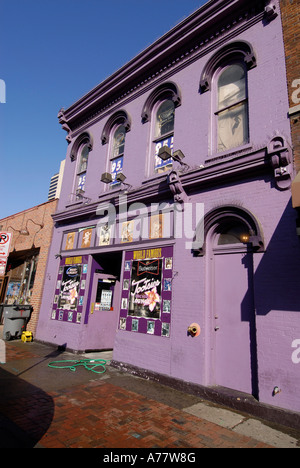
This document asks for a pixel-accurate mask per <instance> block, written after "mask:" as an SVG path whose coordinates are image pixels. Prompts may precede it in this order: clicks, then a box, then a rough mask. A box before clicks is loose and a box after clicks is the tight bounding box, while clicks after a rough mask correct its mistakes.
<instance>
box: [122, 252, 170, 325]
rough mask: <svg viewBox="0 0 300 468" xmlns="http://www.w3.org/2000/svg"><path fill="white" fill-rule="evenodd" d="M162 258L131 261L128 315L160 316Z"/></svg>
mask: <svg viewBox="0 0 300 468" xmlns="http://www.w3.org/2000/svg"><path fill="white" fill-rule="evenodd" d="M161 280H162V259H151V260H138V261H133V262H132V273H131V283H130V294H129V306H128V315H132V316H135V317H149V318H160V312H161V291H162V286H161Z"/></svg>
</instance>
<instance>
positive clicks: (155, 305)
mask: <svg viewBox="0 0 300 468" xmlns="http://www.w3.org/2000/svg"><path fill="white" fill-rule="evenodd" d="M172 275H173V247H163V248H155V249H145V250H135V251H132V252H126V254H125V264H124V272H123V290H122V301H121V311H120V323H119V328H120V330H127V331H133V332H138V333H148V334H152V335H159V336H164V337H168V336H169V334H170V322H171V309H172Z"/></svg>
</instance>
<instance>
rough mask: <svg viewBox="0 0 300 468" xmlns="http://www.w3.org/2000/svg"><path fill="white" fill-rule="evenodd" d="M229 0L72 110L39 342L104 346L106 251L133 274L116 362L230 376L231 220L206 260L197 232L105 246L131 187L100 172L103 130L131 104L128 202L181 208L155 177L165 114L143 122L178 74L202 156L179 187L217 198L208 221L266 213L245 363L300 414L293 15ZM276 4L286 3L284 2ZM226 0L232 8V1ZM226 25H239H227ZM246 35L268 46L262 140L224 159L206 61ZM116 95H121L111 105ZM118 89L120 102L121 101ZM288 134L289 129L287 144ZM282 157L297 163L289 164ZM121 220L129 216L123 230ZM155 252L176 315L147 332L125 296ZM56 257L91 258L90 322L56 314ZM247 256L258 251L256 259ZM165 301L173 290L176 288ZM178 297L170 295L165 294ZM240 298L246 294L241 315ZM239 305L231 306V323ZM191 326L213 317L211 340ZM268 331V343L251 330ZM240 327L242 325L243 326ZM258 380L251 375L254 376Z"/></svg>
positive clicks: (116, 325)
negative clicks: (142, 260)
mask: <svg viewBox="0 0 300 468" xmlns="http://www.w3.org/2000/svg"><path fill="white" fill-rule="evenodd" d="M225 3H226V2H224V1H217V2H215V5H212V4H211V2H209V3H208V4H207V5H205V6H204V7H203V8H201V9H200V10H199V11H198V12H195V14H193V15H191V17H190V18H188V19H187V20H185V21H184V22H183V23H182V24H181V25H179V26H177V27H176V28H174V30H172V31H171V33H170V37H169V36H168V35H166V36H164V37H163V38H161V40H159V41H158V42H157V43H156V44H155V45H153V47H150V48H149V50H147V51H146V52H145V55H144V62H142V57H141V56H138V57H137V58H136V59H135V60H133V61H132V62H130V63H129V64H128V65H127V66H125V67H124V68H123V69H121V70H120V71H119V72H117V73H116V74H115V75H113V76H112V77H111V78H110V79H108V80H107V81H106V82H104V83H102V84H101V85H99V87H97V88H95V90H92V91H91V93H89V95H87V96H86V97H85V98H83V99H82V100H80V101H78V102H77V103H75V104H74V105H73V106H72V107H71V108H70V109H68V110H67V111H66V112H65V114H64V116H63V119H64V121H63V119H62V118H61V122H62V123H65V124H66V126H67V128H68V137H69V138H70V140H71V143H70V145H69V147H68V152H67V157H66V166H65V175H64V180H63V187H62V192H61V198H60V200H59V205H58V211H57V213H56V215H55V217H54V220H55V222H56V229H55V230H54V236H53V243H52V246H51V250H50V254H49V260H48V269H47V272H48V273H47V274H46V279H45V287H44V297H43V304H42V308H41V312H40V320H39V324H38V330H37V339H40V340H43V341H46V342H51V343H55V344H59V345H61V344H65V343H66V344H67V346H68V347H69V348H71V349H76V350H85V349H99V348H101V347H103V346H101V330H103V320H104V315H102V316H101V312H100V311H97V312H96V311H94V312H93V313H92V314H91V304H92V303H93V301H94V298H93V297H91V296H92V282H93V278H94V273H95V261H96V260H97V262H98V263H100V264H101V258H102V257H101V256H104V257H105V259H106V260H109V261H111V262H113V263H115V264H116V265H117V268H118V270H119V278H118V286H117V287H116V290H115V295H114V315H113V316H112V322H111V325H110V327H111V330H113V334H114V335H115V336H114V346H113V347H114V355H113V357H114V360H116V361H120V362H122V363H127V364H130V365H133V366H137V367H140V368H142V369H147V370H151V371H153V372H157V373H160V374H165V375H168V376H171V377H174V378H177V379H182V380H184V381H188V382H193V383H196V384H200V385H208V386H209V385H215V384H219V385H220V382H219V381H218V379H219V378H220V377H219V375H220V373H219V368H220V363H218V359H216V354H215V351H216V349H217V347H218V346H219V347H220V346H223V347H225V348H226V347H228V346H229V345H230V334H228V333H229V332H228V331H227V336H223V341H222V340H221V339H220V338H219V337H218V335H217V333H218V332H219V331H220V332H222V331H223V330H224V328H225V327H224V325H222V326H220V330H218V331H215V327H216V320H217V319H216V318H215V316H216V310H215V305H214V304H215V299H216V298H217V299H218V301H219V303H220V304H221V303H222V300H223V299H222V298H223V296H222V294H223V295H224V294H225V292H226V291H224V288H223V289H222V284H221V285H220V284H219V283H220V278H222V275H223V276H224V278H225V277H226V281H227V280H228V281H227V283H226V282H225V283H226V284H228V285H229V284H230V283H229V279H230V275H231V273H230V267H229V266H228V268H225V270H224V271H222V268H224V267H220V266H219V265H221V264H224V262H219V259H220V258H221V257H218V255H223V256H224V257H223V259H224V258H225V256H226V255H227V257H226V258H227V259H228V265H230V264H231V263H230V258H231V260H232V264H234V263H236V262H235V260H236V257H234V260H233V257H232V255H234V254H233V250H231V251H230V249H229V251H225V250H224V252H221V253H220V250H218V248H217V239H218V238H217V231H216V225H217V221H216V223H215V224H213V223H212V224H211V226H210V228H209V229H208V231H207V232H206V239H205V249H204V251H203V252H202V253H201V254H200V256H196V255H193V254H192V252H191V248H190V247H189V248H187V246H186V241H187V239H186V238H180V237H177V238H174V237H172V236H171V237H169V238H168V237H163V238H161V239H149V238H148V240H145V239H144V240H142V242H141V241H140V240H139V241H137V242H132V243H130V242H129V243H126V244H124V243H122V242H121V241H120V239H116V240H115V241H114V243H112V242H111V244H110V245H107V246H99V239H98V237H97V231H96V227H97V225H98V222H99V219H100V217H99V216H97V215H96V210H97V206H98V205H99V203H100V202H106V203H109V201H110V200H112V199H114V201H115V202H116V206H117V208H118V209H119V208H120V207H119V206H118V203H119V198H118V197H119V194H120V191H119V190H118V189H117V190H116V191H114V192H111V191H110V190H109V188H108V187H107V186H106V185H105V184H103V183H101V182H100V178H101V174H102V173H103V172H105V171H107V170H108V167H109V166H108V159H107V154H108V148H109V144H102V142H101V135H102V132H103V129H104V127H105V125H106V123H107V121H108V119H109V118H110V117H111V116H112V115H113V114H114V113H115V112H117V111H119V110H121V109H123V110H126V112H127V113H128V115H129V116H130V119H131V126H130V131H128V132H127V133H126V144H125V157H124V163H123V172H124V174H126V176H127V179H126V182H128V183H129V184H131V185H132V189H131V190H129V192H128V195H127V197H128V198H127V207H128V206H130V205H132V204H133V203H137V202H145V204H146V205H147V206H149V204H150V203H151V202H154V201H156V202H157V203H162V202H163V201H167V202H168V210H169V211H168V210H167V211H168V212H172V213H173V211H172V210H173V208H174V205H173V202H174V199H173V195H172V192H171V191H170V187H169V185H168V182H167V177H166V175H165V174H162V175H159V176H154V175H152V176H151V177H149V176H148V175H147V171H148V168H149V161H148V158H149V157H150V154H151V137H150V135H151V125H152V123H151V119H150V121H148V122H145V123H142V122H141V113H142V110H143V107H144V105H145V102H146V101H147V99H148V97H149V96H151V93H152V92H153V91H154V90H155V89H156V88H157V87H158V86H160V85H161V84H162V83H166V82H170V81H171V82H172V83H175V84H176V85H177V87H178V89H179V90H180V94H181V104H180V105H179V106H178V107H176V111H175V129H174V149H175V150H176V149H181V150H182V151H183V153H184V154H185V156H186V158H185V160H184V161H185V162H186V163H187V164H188V165H189V166H190V169H188V170H186V171H184V172H183V173H181V174H180V179H181V183H182V186H181V189H180V188H178V187H179V186H178V185H177V186H176V187H177V188H176V190H177V189H178V191H177V195H179V196H184V197H185V200H186V201H188V202H190V203H192V206H193V207H196V206H197V204H198V205H199V206H200V205H201V204H204V215H205V219H206V220H208V219H210V216H211V213H213V212H214V210H216V209H219V208H220V207H224V208H225V207H231V206H234V207H237V208H238V210H239V212H243V211H245V212H247V213H251V215H252V218H253V220H255V222H257V226H258V228H257V229H258V231H259V233H260V234H261V235H262V237H263V246H264V248H263V249H262V251H260V252H256V253H254V254H253V265H252V264H251V265H252V266H251V268H252V269H253V271H252V270H251V274H250V273H249V272H250V263H249V264H248V263H247V262H248V257H247V251H246V250H245V246H242V245H241V246H240V247H239V248H240V251H239V253H238V255H240V256H241V262H240V264H239V268H244V270H242V269H241V274H245V269H246V276H245V278H246V279H247V281H248V282H249V284H248V286H249V287H248V290H247V291H246V293H245V297H242V298H240V300H241V303H240V304H239V308H240V310H239V312H241V315H240V316H239V317H238V320H239V321H240V324H241V326H243V327H244V329H245V330H246V333H247V327H248V328H249V348H247V347H245V350H244V351H242V352H241V354H242V355H243V356H242V357H243V358H244V359H245V360H247V359H249V358H248V354H250V358H251V359H252V361H253V355H255V361H256V362H255V372H254V373H255V380H256V382H255V387H256V393H258V397H259V400H260V401H262V402H264V403H268V404H271V405H275V406H279V407H282V408H286V409H290V410H293V411H300V398H299V393H298V392H297V388H299V386H300V373H299V366H300V363H297V359H296V358H297V356H298V355H297V348H295V347H293V346H295V343H296V340H298V341H299V340H300V320H299V312H300V297H299V280H300V266H299V265H300V262H299V256H300V248H299V241H298V238H297V236H296V228H295V217H296V215H295V213H294V211H293V209H292V207H291V193H290V189H289V182H290V178H288V177H285V174H287V173H288V171H292V164H291V159H289V158H290V157H291V151H290V147H289V144H290V141H291V139H290V126H289V120H288V118H287V110H288V97H287V86H286V76H285V65H284V63H285V62H284V48H283V39H282V28H281V21H280V16H279V15H278V16H275V17H274V18H273V19H272V20H270V21H267V20H266V17H265V16H264V11H263V10H262V11H261V10H259V9H258V10H257V12H256V15H253V14H252V13H251V14H250V13H249V12H248V13H249V14H248V16H247V15H246V12H247V8H249V5H248V6H247V2H244V1H238V0H237V1H233V2H231V3H232V5H230V6H228V5H226V4H225ZM274 4H275V5H276V8H277V11H278V8H279V5H278V3H277V2H274ZM219 6H220V7H222V8H221V9H219V8H218V7H219ZM207 11H209V13H210V16H209V18H210V21H211V22H212V24H208V25H207V24H206V23H205V22H204V19H203V18H204V17H205V15H206V12H207ZM189 24H190V25H191V27H190V28H189V27H188V25H189ZM213 24H214V26H213ZM224 25H229V26H228V28H225V29H224ZM210 27H212V28H213V30H212V29H210ZM197 37H198V39H197V40H198V42H197V45H195V44H196V43H195V41H196V38H197ZM180 38H181V39H180ZM175 39H176V40H175ZM177 41H179V42H178V44H177ZM239 41H243V43H246V44H250V45H251V48H252V50H253V51H254V53H255V56H256V66H255V67H252V68H250V69H249V70H248V99H249V129H250V140H249V143H248V144H247V145H245V146H244V147H243V148H239V150H236V151H229V152H227V153H225V154H222V155H220V154H217V153H216V152H215V151H214V150H213V147H214V135H215V127H214V123H213V120H214V119H213V118H212V103H213V96H214V91H213V89H214V82H213V81H212V84H211V86H212V89H211V90H208V91H206V92H203V93H200V92H199V82H200V78H201V74H202V71H203V69H204V67H206V65H207V63H209V61H210V60H211V59H213V57H214V54H215V53H216V52H217V51H218V50H221V49H222V48H223V47H225V46H226V45H227V44H230V43H237V42H239ZM180 44H181V45H182V46H183V48H182V49H181V50H180V53H175V52H176V49H177V50H179V49H180V47H179V46H180ZM154 50H155V51H156V55H154V58H152V55H151V52H153V51H154ZM184 50H185V51H186V53H184V52H183V51H184ZM168 54H169V57H170V61H169V63H168V61H167V58H168ZM160 61H161V62H160ZM163 61H164V63H165V65H164V66H163V64H162V62H163ZM134 65H136V67H135V68H134ZM147 67H149V69H150V68H151V70H152V71H151V73H150V76H149V78H147V79H145V76H147V75H145V73H144V72H145V70H146V69H147ZM155 67H156V68H155ZM133 70H134V71H133ZM153 70H155V72H153ZM156 71H157V73H156ZM139 74H140V76H139ZM130 80H131V82H132V84H130ZM118 86H119V88H118ZM122 86H124V89H128V93H126V92H125V91H124V90H123V89H121V88H122ZM126 87H127V88H126ZM110 92H111V102H110V104H108V103H109V97H110V96H109V93H110ZM118 92H119V94H120V98H119V99H118V98H116V96H118ZM93 103H95V106H94V104H93ZM88 115H92V117H91V119H90V121H88V120H87V118H86V117H87V116H88ZM86 131H88V132H89V133H90V135H92V140H93V141H92V150H91V151H90V154H89V161H88V171H87V179H86V188H85V194H84V195H85V197H87V200H84V202H80V201H78V202H77V203H74V202H73V203H71V202H70V194H71V193H72V192H74V181H75V178H76V164H77V162H76V160H72V159H71V158H70V155H71V152H72V148H73V142H74V141H76V139H77V138H78V136H80V134H81V133H83V132H86ZM274 137H280V138H279V139H276V140H274ZM274 141H275V143H274ZM278 142H281V143H280V144H279V143H278ZM277 143H278V145H279V146H278V145H277ZM276 145H277V146H276ZM276 151H277V152H276ZM278 155H279V156H278ZM283 155H285V156H286V159H285V160H284V161H285V163H283V162H282V161H283V159H282V156H283ZM220 156H222V157H220ZM276 158H277V159H276ZM280 167H284V168H287V169H286V170H287V173H286V172H284V171H283V170H281V169H280ZM284 185H285V186H284ZM182 188H183V190H184V191H183V190H182ZM283 188H284V189H285V190H283ZM167 211H166V212H167ZM165 214H166V213H165ZM172 216H173V214H172ZM172 216H171V219H172V220H173V218H172ZM249 216H250V215H249ZM197 221H199V220H193V222H192V229H193V232H196V228H197ZM119 222H121V221H120V219H119V217H117V224H116V227H118V223H119ZM207 223H208V221H207ZM207 225H208V224H207ZM91 226H92V228H93V238H92V242H91V245H90V246H89V247H88V248H86V249H83V248H81V243H80V239H79V238H78V241H76V242H77V244H75V245H74V248H73V249H72V250H69V251H66V249H65V242H66V240H65V239H66V233H67V232H76V233H78V230H79V229H82V228H88V227H91ZM77 235H78V236H79V233H78V234H77ZM188 240H189V241H191V240H193V239H188ZM151 249H162V253H161V256H159V255H158V256H155V255H154V257H152V256H151V255H150V254H149V255H150V257H149V258H161V259H163V261H164V260H165V258H168V257H171V258H172V296H171V298H170V300H171V311H170V313H168V312H167V314H165V315H163V313H162V315H161V317H160V319H159V320H158V321H156V322H155V332H154V333H153V334H152V333H147V325H146V322H148V321H150V318H149V317H146V318H145V317H144V318H140V317H139V318H138V319H137V321H138V329H137V330H135V331H132V329H131V327H132V316H129V315H128V313H127V310H126V309H125V307H124V309H123V310H122V299H126V298H127V293H126V292H125V291H126V290H124V279H125V280H126V279H128V280H130V278H131V276H130V275H131V272H132V270H130V273H129V270H127V271H126V270H125V265H126V262H127V261H129V260H131V261H132V259H133V255H134V254H133V252H135V251H142V250H144V251H147V250H149V251H150V250H151ZM170 252H172V254H171V253H170ZM117 253H118V256H117ZM55 254H61V255H62V261H61V262H62V263H63V262H64V261H65V259H66V258H74V257H79V256H85V255H86V256H87V259H86V260H85V264H86V265H87V271H86V278H85V280H86V287H87V289H86V294H85V295H84V300H83V305H82V312H83V316H84V319H83V320H81V322H80V323H68V321H66V322H64V321H59V320H51V313H52V311H53V298H54V296H55V287H56V284H57V283H56V282H57V278H58V274H59V265H60V260H59V259H56V258H55ZM230 256H231V257H230ZM244 257H245V258H246V259H245V262H244V263H243V262H242V260H243V258H244ZM146 258H147V257H146ZM249 258H250V257H249ZM251 258H252V257H251ZM251 261H252V260H251ZM225 264H226V262H225ZM105 268H106V271H109V269H110V267H109V266H107V264H106V267H105ZM217 269H218V271H217V274H216V270H217ZM164 273H166V271H165V272H164ZM235 274H237V273H236V272H235ZM228 277H229V278H228ZM232 277H234V275H233V274H232ZM249 278H250V279H249ZM216 279H218V281H216ZM245 285H247V283H245ZM229 287H230V286H227V289H228V288H229ZM225 289H226V288H225ZM250 290H251V291H250ZM57 292H58V291H56V294H57ZM250 292H251V301H252V302H251V304H253V311H252V312H253V314H252V316H253V317H254V318H253V320H255V323H254V324H251V326H250V324H247V319H245V317H244V316H243V314H242V311H243V307H245V303H247V304H248V305H249V294H250ZM224 297H225V296H224ZM161 300H162V301H163V300H164V298H163V295H161ZM165 300H168V299H167V298H166V297H165ZM247 301H248V302H247ZM235 307H236V305H235V304H234V301H233V305H232V313H234V308H235ZM225 314H226V312H224V311H223V312H222V319H223V318H224V315H225ZM119 318H121V319H126V320H125V322H124V320H123V321H122V326H121V322H120V320H119ZM225 319H226V316H225ZM251 320H252V319H251ZM162 323H168V324H169V328H168V327H166V329H167V330H168V332H166V335H167V336H166V335H164V336H162ZM191 323H198V324H199V325H200V327H201V334H200V336H198V337H196V338H192V337H191V336H190V335H188V333H187V329H188V327H189V325H190V324H191ZM223 324H224V322H223ZM254 328H255V330H256V333H255V340H254V337H253V336H252V335H251V334H253V330H254ZM97 330H98V331H97ZM235 333H237V334H239V331H236V332H235ZM219 336H220V335H219ZM254 341H255V343H254ZM250 342H251V343H250ZM254 344H255V353H254V351H253V350H251V351H249V349H250V345H251V347H254ZM252 351H253V352H252ZM253 353H254V354H253ZM293 353H294V354H293ZM247 365H249V367H250V368H251V367H252V368H253V365H254V364H253V362H250V364H249V362H248V363H247ZM245 366H246V364H245ZM249 367H246V368H249ZM229 369H230V370H229ZM252 370H253V369H252ZM228 372H230V374H231V377H232V379H235V377H236V376H235V371H234V366H233V365H230V366H228ZM238 373H239V369H238V368H237V369H236V374H238ZM241 375H242V373H241ZM222 379H223V376H222ZM247 379H248V382H249V376H247ZM240 380H243V379H240ZM252 380H253V379H252ZM225 381H226V380H224V382H225ZM250 381H251V378H250ZM234 382H236V381H234ZM223 385H224V386H225V384H224V383H223ZM229 385H230V384H229ZM234 385H236V387H239V388H236V389H238V390H242V391H245V389H246V388H248V387H246V386H245V385H244V382H243V381H241V382H238V383H234ZM275 386H278V387H279V388H280V389H281V392H280V393H279V394H278V395H276V396H274V395H273V394H272V392H273V389H274V387H275ZM252 390H253V389H252ZM249 392H250V391H249ZM250 393H251V392H250ZM254 393H255V392H254Z"/></svg>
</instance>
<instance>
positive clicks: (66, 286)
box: [58, 265, 81, 310]
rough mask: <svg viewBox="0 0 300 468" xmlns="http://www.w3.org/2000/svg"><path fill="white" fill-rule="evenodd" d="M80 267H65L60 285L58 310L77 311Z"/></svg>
mask: <svg viewBox="0 0 300 468" xmlns="http://www.w3.org/2000/svg"><path fill="white" fill-rule="evenodd" d="M80 278H81V265H71V266H65V267H64V271H63V277H62V280H61V284H60V293H59V299H58V308H59V309H67V310H77V305H78V295H79V287H80Z"/></svg>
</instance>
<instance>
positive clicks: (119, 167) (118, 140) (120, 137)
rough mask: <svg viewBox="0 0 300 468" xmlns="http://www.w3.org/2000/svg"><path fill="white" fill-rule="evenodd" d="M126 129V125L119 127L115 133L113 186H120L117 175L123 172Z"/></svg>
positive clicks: (112, 155)
mask: <svg viewBox="0 0 300 468" xmlns="http://www.w3.org/2000/svg"><path fill="white" fill-rule="evenodd" d="M125 138H126V129H125V126H124V125H119V126H118V127H117V129H116V130H115V131H114V134H113V139H112V147H111V154H110V173H111V175H112V179H113V181H112V185H116V184H118V181H117V180H116V177H117V174H118V173H119V172H122V171H123V158H124V150H125Z"/></svg>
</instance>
